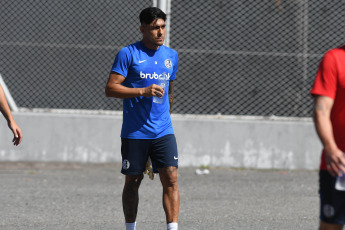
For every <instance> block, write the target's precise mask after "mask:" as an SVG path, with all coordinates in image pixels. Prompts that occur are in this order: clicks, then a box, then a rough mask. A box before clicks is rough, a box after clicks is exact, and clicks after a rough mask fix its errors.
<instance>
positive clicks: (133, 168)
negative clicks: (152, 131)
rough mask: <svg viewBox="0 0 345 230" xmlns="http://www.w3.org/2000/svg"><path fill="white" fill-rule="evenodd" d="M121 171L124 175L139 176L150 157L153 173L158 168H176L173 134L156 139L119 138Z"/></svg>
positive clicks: (175, 145)
mask: <svg viewBox="0 0 345 230" xmlns="http://www.w3.org/2000/svg"><path fill="white" fill-rule="evenodd" d="M121 141H122V146H121V154H122V169H121V173H122V174H125V175H140V174H142V173H143V172H144V171H145V168H146V162H147V159H148V157H149V156H150V158H151V161H152V166H153V169H154V172H155V173H158V170H157V169H159V168H164V167H169V166H175V167H178V153H177V144H176V139H175V135H174V134H169V135H166V136H163V137H160V138H157V139H127V138H121Z"/></svg>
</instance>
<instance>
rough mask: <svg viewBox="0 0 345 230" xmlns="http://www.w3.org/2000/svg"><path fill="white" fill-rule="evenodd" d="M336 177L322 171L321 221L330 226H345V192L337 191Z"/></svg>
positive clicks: (320, 176) (320, 179)
mask: <svg viewBox="0 0 345 230" xmlns="http://www.w3.org/2000/svg"><path fill="white" fill-rule="evenodd" d="M336 179H337V178H336V177H333V176H332V175H331V174H329V172H328V171H327V170H320V173H319V183H320V190H319V193H320V220H321V221H323V222H326V223H329V224H341V225H344V224H345V191H338V190H336V189H335V182H336Z"/></svg>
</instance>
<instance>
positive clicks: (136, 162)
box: [105, 7, 180, 230]
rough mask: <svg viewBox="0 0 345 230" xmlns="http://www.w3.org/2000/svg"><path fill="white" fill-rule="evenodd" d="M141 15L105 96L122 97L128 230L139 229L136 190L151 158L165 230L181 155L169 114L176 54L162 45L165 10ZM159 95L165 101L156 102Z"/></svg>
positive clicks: (174, 213)
mask: <svg viewBox="0 0 345 230" xmlns="http://www.w3.org/2000/svg"><path fill="white" fill-rule="evenodd" d="M139 19H140V22H141V26H140V31H141V33H142V40H141V41H139V42H136V43H134V44H131V45H129V46H126V47H124V48H122V49H121V50H120V51H119V53H118V54H117V56H116V58H115V61H114V64H113V67H112V69H111V73H110V76H109V79H108V83H107V85H106V90H105V92H106V96H107V97H115V98H122V99H123V123H122V131H121V142H122V145H121V154H122V170H121V173H123V174H124V175H125V176H126V177H125V185H124V189H123V193H122V204H123V212H124V216H125V221H126V229H127V230H133V229H135V227H136V217H137V211H138V202H139V196H138V189H139V186H140V183H141V180H142V179H143V172H144V171H145V167H146V162H147V160H148V158H149V157H150V158H151V160H152V166H153V168H154V172H155V173H159V178H160V181H161V183H162V186H163V208H164V211H165V215H166V222H167V229H177V228H178V213H179V203H180V196H179V189H178V185H177V167H178V153H177V145H176V139H175V135H174V130H173V127H172V123H171V117H170V112H171V109H172V105H173V80H174V79H175V78H176V71H177V65H178V55H177V53H176V51H174V50H173V49H170V48H168V47H166V46H164V45H163V41H164V37H165V20H166V14H165V13H164V12H163V11H161V10H160V9H158V8H156V7H150V8H146V9H144V10H143V11H142V12H141V13H140V16H139ZM161 78H164V79H166V80H168V81H167V83H166V84H167V87H166V90H165V91H164V90H163V88H162V87H160V86H159V85H158V79H161ZM155 97H156V98H157V97H158V98H160V99H161V98H162V100H163V102H161V103H155V100H156V99H154V98H155Z"/></svg>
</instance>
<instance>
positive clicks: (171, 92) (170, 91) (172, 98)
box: [169, 81, 174, 114]
mask: <svg viewBox="0 0 345 230" xmlns="http://www.w3.org/2000/svg"><path fill="white" fill-rule="evenodd" d="M173 89H174V81H169V104H170V109H169V113H170V114H171V111H172V107H173V101H174V90H173Z"/></svg>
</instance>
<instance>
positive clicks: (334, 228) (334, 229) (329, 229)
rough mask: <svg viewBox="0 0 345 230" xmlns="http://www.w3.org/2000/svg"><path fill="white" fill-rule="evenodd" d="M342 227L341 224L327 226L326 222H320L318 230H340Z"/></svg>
mask: <svg viewBox="0 0 345 230" xmlns="http://www.w3.org/2000/svg"><path fill="white" fill-rule="evenodd" d="M342 229H343V225H341V224H328V223H326V222H323V221H320V228H319V230H342Z"/></svg>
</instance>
